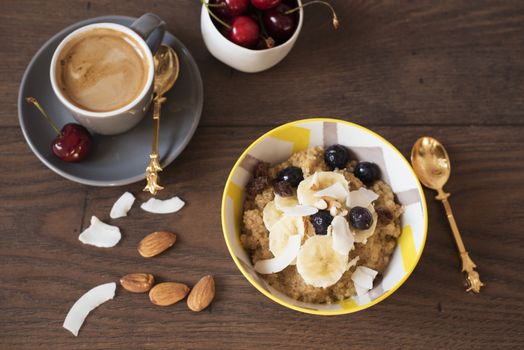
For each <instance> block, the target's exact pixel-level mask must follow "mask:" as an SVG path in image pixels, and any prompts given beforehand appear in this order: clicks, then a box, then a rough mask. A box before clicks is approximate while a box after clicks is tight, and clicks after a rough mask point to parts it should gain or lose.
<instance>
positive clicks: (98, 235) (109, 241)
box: [78, 216, 122, 248]
mask: <svg viewBox="0 0 524 350" xmlns="http://www.w3.org/2000/svg"><path fill="white" fill-rule="evenodd" d="M120 238H122V235H121V234H120V229H119V228H118V227H116V226H112V225H108V224H106V223H104V222H102V221H100V220H99V219H98V218H97V217H96V216H92V217H91V225H90V226H89V227H88V228H86V229H85V230H84V231H82V233H81V234H80V235H79V236H78V239H79V240H80V242H82V243H84V244H89V245H94V246H95V247H99V248H111V247H114V246H115V245H116V244H117V243H118V242H119V241H120Z"/></svg>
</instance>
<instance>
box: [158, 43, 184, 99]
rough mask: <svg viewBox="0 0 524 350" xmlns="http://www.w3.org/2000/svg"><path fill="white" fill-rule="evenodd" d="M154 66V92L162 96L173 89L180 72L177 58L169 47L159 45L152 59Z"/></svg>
mask: <svg viewBox="0 0 524 350" xmlns="http://www.w3.org/2000/svg"><path fill="white" fill-rule="evenodd" d="M153 62H154V64H155V82H154V92H155V95H156V96H162V95H164V94H165V93H166V92H167V91H169V89H171V88H172V87H173V85H174V84H175V81H176V80H177V79H178V73H179V72H180V67H179V62H178V56H177V54H176V52H175V50H173V48H172V47H171V46H167V45H161V46H160V47H159V48H158V51H157V52H156V54H155V56H154V57H153Z"/></svg>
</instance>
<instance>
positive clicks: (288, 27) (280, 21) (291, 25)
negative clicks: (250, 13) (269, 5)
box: [263, 4, 297, 42]
mask: <svg viewBox="0 0 524 350" xmlns="http://www.w3.org/2000/svg"><path fill="white" fill-rule="evenodd" d="M289 10H291V7H289V6H288V5H286V4H280V5H278V6H277V7H276V8H273V9H270V10H268V11H266V12H264V17H263V20H264V26H265V27H266V30H267V32H268V33H269V35H270V36H271V37H273V38H274V39H276V40H278V41H280V42H284V41H286V40H287V39H289V38H290V37H291V36H292V35H293V33H294V32H295V28H296V26H297V16H296V13H290V14H286V12H287V11H289Z"/></svg>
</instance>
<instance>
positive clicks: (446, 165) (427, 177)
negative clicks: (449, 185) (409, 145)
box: [411, 136, 451, 190]
mask: <svg viewBox="0 0 524 350" xmlns="http://www.w3.org/2000/svg"><path fill="white" fill-rule="evenodd" d="M411 163H412V165H413V168H414V170H415V173H416V174H417V176H418V178H419V180H420V182H422V183H423V184H424V186H426V187H429V188H431V189H433V190H439V189H442V187H444V185H445V184H446V182H447V181H448V179H449V175H450V173H451V163H450V161H449V156H448V153H447V152H446V149H445V148H444V146H442V144H441V143H440V142H438V141H437V140H436V139H434V138H432V137H429V136H424V137H421V138H419V139H418V140H417V142H415V144H414V145H413V149H412V150H411Z"/></svg>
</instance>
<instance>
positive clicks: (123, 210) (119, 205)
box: [109, 192, 135, 219]
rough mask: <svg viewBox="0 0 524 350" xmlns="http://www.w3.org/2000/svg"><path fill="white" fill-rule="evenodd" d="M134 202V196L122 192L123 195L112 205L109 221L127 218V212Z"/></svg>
mask: <svg viewBox="0 0 524 350" xmlns="http://www.w3.org/2000/svg"><path fill="white" fill-rule="evenodd" d="M134 202H135V196H133V195H132V194H131V193H129V192H124V194H123V195H121V196H120V198H118V199H117V200H116V202H115V204H113V207H112V208H111V213H110V214H109V216H110V217H111V219H118V218H121V217H124V216H127V212H128V211H129V209H131V207H132V206H133V203H134Z"/></svg>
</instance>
